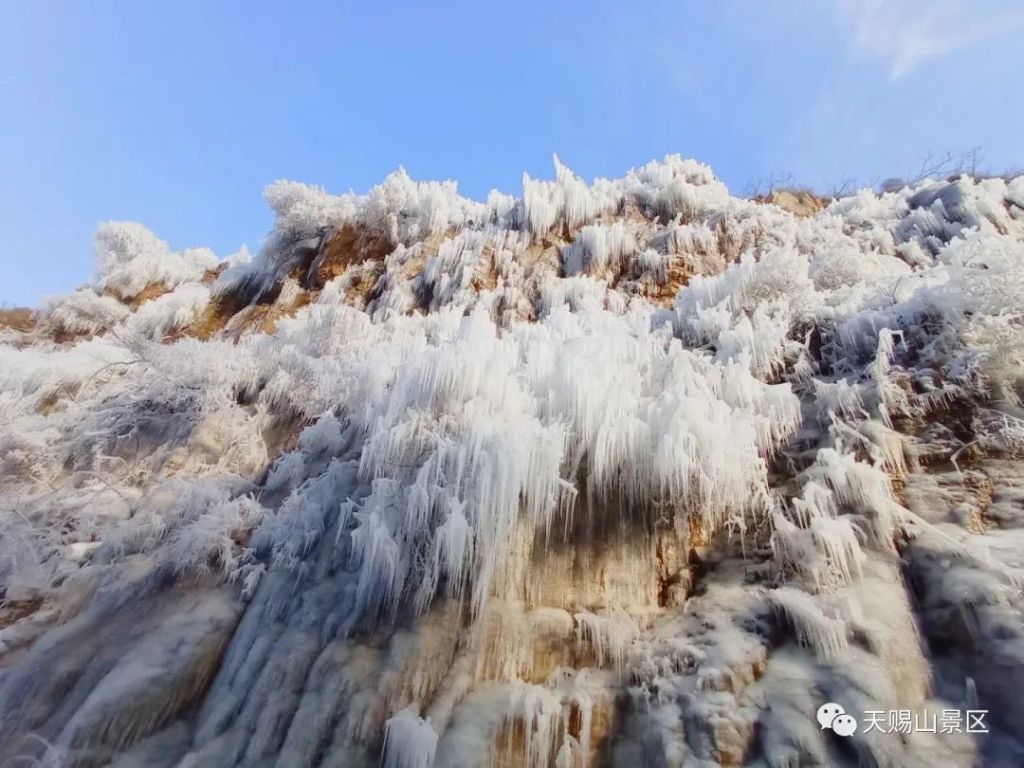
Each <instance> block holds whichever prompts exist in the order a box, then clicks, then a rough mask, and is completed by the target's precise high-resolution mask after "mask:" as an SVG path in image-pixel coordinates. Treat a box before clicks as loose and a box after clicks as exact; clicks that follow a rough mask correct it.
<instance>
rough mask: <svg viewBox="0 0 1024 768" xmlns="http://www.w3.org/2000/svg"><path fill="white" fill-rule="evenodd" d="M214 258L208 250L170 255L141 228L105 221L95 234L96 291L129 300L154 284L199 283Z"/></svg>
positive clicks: (168, 250) (122, 222)
mask: <svg viewBox="0 0 1024 768" xmlns="http://www.w3.org/2000/svg"><path fill="white" fill-rule="evenodd" d="M216 263H217V258H216V256H214V254H213V252H212V251H211V250H210V249H209V248H188V249H186V250H184V251H178V252H172V251H171V250H170V248H169V247H168V245H167V243H165V242H164V241H163V240H160V239H159V238H158V237H157V236H156V235H154V234H153V233H152V232H150V231H149V230H148V229H146V228H145V227H144V226H142V225H141V224H136V223H135V222H131V221H108V222H106V223H105V224H101V225H100V227H99V228H98V229H97V230H96V277H97V279H96V287H97V288H98V289H100V290H108V289H109V290H111V291H114V292H115V293H117V294H118V295H119V296H123V297H126V298H127V297H131V296H134V295H136V294H138V293H140V292H141V291H142V289H143V288H145V287H146V286H148V285H152V284H154V283H158V284H162V285H164V286H165V287H168V288H170V287H173V286H175V285H178V284H179V283H184V282H187V281H192V280H200V279H201V278H202V277H203V274H204V273H205V272H206V271H207V270H208V269H212V268H213V267H214V266H215V265H216Z"/></svg>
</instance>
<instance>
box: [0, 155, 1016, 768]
mask: <svg viewBox="0 0 1024 768" xmlns="http://www.w3.org/2000/svg"><path fill="white" fill-rule="evenodd" d="M555 166H556V167H555V171H556V174H555V179H554V180H553V181H543V180H534V179H530V178H529V177H526V176H524V179H523V195H522V197H520V198H514V197H511V196H506V195H502V194H500V193H497V192H494V193H492V194H491V195H490V196H489V197H488V199H487V201H486V202H475V201H471V200H468V199H465V198H463V197H460V196H459V195H458V194H457V191H456V188H455V185H454V184H453V183H451V182H444V183H433V182H431V183H423V182H416V181H413V180H411V179H410V178H409V177H408V176H407V175H406V174H405V173H404V171H399V172H397V173H395V174H393V175H391V176H389V177H388V178H387V179H386V180H385V181H384V182H383V183H382V184H381V185H380V186H378V187H375V188H374V189H373V190H371V191H370V192H369V193H368V194H366V195H354V194H349V195H344V196H332V195H328V194H327V193H325V192H323V191H322V190H320V189H318V188H315V187H309V186H306V185H302V184H297V183H294V182H277V183H275V184H273V185H271V186H270V187H269V188H268V189H267V193H266V196H267V200H268V202H269V204H270V205H271V206H272V208H273V209H274V211H275V214H276V217H277V221H276V226H275V229H274V230H273V232H272V233H270V235H269V236H268V237H267V239H266V241H265V243H264V245H263V247H262V248H261V249H260V251H259V252H258V253H257V254H256V255H255V256H250V254H248V253H247V252H245V251H244V250H243V251H242V252H240V253H238V254H234V255H233V256H230V257H228V258H226V259H218V258H217V257H216V256H215V255H214V254H213V253H212V252H210V251H209V250H207V249H189V250H185V251H180V252H173V251H171V250H170V249H169V248H168V246H167V245H166V244H165V243H164V242H162V241H161V240H160V239H159V238H157V237H156V236H155V235H153V234H152V233H150V232H149V231H148V230H146V229H145V228H144V227H142V226H141V225H138V224H131V223H107V224H104V225H102V226H101V227H100V228H99V230H98V232H97V236H96V260H97V271H96V276H95V279H94V280H93V282H92V283H91V284H89V285H88V286H85V287H83V288H82V289H80V290H78V291H76V292H75V293H73V294H71V295H68V296H63V297H59V298H56V299H53V300H52V301H50V302H49V303H48V304H47V306H45V307H43V308H41V309H40V310H38V311H37V312H35V313H31V314H29V313H24V312H22V313H19V314H17V316H16V318H15V319H16V322H14V321H12V322H9V323H8V322H6V321H5V322H4V323H3V325H2V326H0V415H2V418H0V448H2V450H0V456H2V458H0V588H2V590H3V592H2V595H3V602H2V604H0V758H5V759H7V760H8V761H12V762H11V764H15V762H14V761H15V758H23V759H26V760H29V761H30V762H31V761H32V760H35V761H37V762H36V763H33V764H42V765H48V766H58V765H74V766H105V765H112V766H117V767H118V768H127V766H168V767H170V766H179V767H180V768H197V767H199V766H211V767H213V766H218V767H219V766H247V767H249V766H296V767H298V766H325V767H326V766H362V765H365V766H371V765H377V764H381V763H383V764H384V765H386V766H389V768H390V767H391V766H394V768H428V767H429V766H466V767H472V766H485V765H496V766H513V765H515V766H518V765H526V766H530V767H531V768H547V767H549V766H550V767H552V768H555V767H556V766H557V768H585V767H586V766H601V765H616V766H739V765H745V766H771V767H772V768H789V767H791V766H812V765H820V766H825V765H828V766H847V765H848V766H855V765H877V766H932V765H948V766H973V765H993V766H998V765H1005V766H1015V765H1019V764H1021V763H1022V762H1024V705H1022V704H1021V703H1020V699H1019V696H1017V693H1018V692H1019V691H1020V690H1021V689H1022V687H1024V603H1022V602H1021V585H1022V577H1024V463H1022V462H1024V418H1022V417H1024V413H1022V411H1021V404H1020V397H1021V395H1022V394H1024V388H1022V382H1024V177H1021V178H1015V179H1011V180H1009V181H1007V180H1003V179H976V178H971V177H968V176H961V177H957V178H949V179H945V180H934V181H925V182H922V183H920V184H918V185H916V186H915V187H913V188H904V189H902V190H899V191H892V192H886V193H884V194H878V193H875V192H872V191H870V190H865V191H861V192H859V193H857V194H856V195H854V196H851V197H846V198H842V199H837V200H821V199H818V198H814V197H812V196H810V195H805V194H803V193H802V194H801V195H800V196H797V195H793V194H790V195H789V197H786V196H785V195H776V196H772V197H771V198H765V199H763V200H746V199H741V198H737V197H733V196H731V195H730V194H729V192H728V190H727V189H726V187H725V186H724V185H723V184H722V183H721V182H720V181H718V180H717V179H716V178H715V177H714V175H713V174H712V172H711V170H710V169H709V168H707V167H706V166H704V165H701V164H699V163H696V162H693V161H689V160H683V159H681V158H679V157H677V156H670V157H667V158H666V159H665V160H664V161H662V162H652V163H650V164H648V165H646V166H644V167H642V168H640V169H638V170H634V171H630V172H629V173H628V174H627V175H626V176H625V177H623V178H621V179H617V180H604V179H599V180H596V181H595V182H593V183H592V184H587V183H585V182H583V181H582V180H581V179H579V178H578V177H577V176H575V175H574V174H573V173H572V172H571V171H569V170H568V169H566V168H565V167H564V166H562V165H561V164H559V163H558V161H557V159H556V162H555ZM789 198H792V200H790V199H789ZM776 203H778V204H776ZM790 203H793V204H790ZM12 317H15V316H14V315H12ZM826 702H836V703H838V704H840V705H841V706H843V707H844V708H845V709H846V711H847V712H849V713H854V714H856V716H857V718H858V719H859V720H863V717H864V713H866V712H869V711H890V710H895V711H900V710H904V711H910V712H912V713H916V714H921V713H925V714H926V713H928V712H933V713H934V712H938V713H941V712H943V711H952V710H957V711H960V710H967V709H971V710H986V711H987V713H988V714H987V720H986V726H987V730H988V733H984V734H975V733H972V734H968V733H964V732H957V731H956V730H950V731H949V732H942V730H941V729H935V732H923V731H921V730H920V729H914V730H913V732H892V733H885V732H882V729H876V730H873V731H868V730H867V729H866V728H865V727H864V723H863V722H861V723H860V725H861V727H859V728H858V729H857V731H856V732H855V733H854V734H853V735H852V736H842V735H840V734H838V733H836V732H835V731H834V730H832V729H829V728H822V727H821V726H820V725H819V722H818V721H817V719H816V713H817V710H818V708H819V707H820V706H821V705H823V704H825V703H826ZM26 764H27V763H26Z"/></svg>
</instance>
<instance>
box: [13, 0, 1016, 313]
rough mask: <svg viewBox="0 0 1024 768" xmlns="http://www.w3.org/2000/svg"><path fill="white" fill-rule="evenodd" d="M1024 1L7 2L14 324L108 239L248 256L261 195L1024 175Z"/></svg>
mask: <svg viewBox="0 0 1024 768" xmlns="http://www.w3.org/2000/svg"><path fill="white" fill-rule="evenodd" d="M1022 32H1024V4H1022V3H1021V2H1020V0H804V1H803V2H798V1H797V0H748V1H745V2H744V1H741V0H714V1H713V0H705V1H701V2H698V1H696V0H674V1H672V2H648V3H624V2H616V3H613V2H603V1H602V0H588V1H587V2H565V1H562V0H548V2H533V0H521V1H520V2H515V3H493V2H481V1H478V2H472V3H470V2H465V3H463V2H458V3H454V2H440V1H438V2H432V3H427V2H418V3H417V2H384V1H375V2H374V1H367V2H362V3H351V2H328V1H327V0H321V1H320V2H299V1H296V2H282V1H281V0H274V1H273V2H262V1H261V0H248V1H247V2H215V1H214V0H205V1H199V0H176V2H174V3H168V2H160V1H158V0H131V1H129V0H124V1H121V0H118V1H116V2H113V1H112V2H99V1H98V0H97V1H95V2H86V0H81V1H80V2H53V1H52V0H0V97H2V100H0V109H2V112H0V228H2V235H3V246H2V250H0V265H2V280H0V303H3V304H7V305H12V304H13V305H18V304H33V305H34V304H37V303H38V301H39V299H40V298H41V297H42V296H43V295H46V294H51V293H56V292H62V291H67V290H69V289H71V288H73V287H74V286H75V285H77V284H79V283H81V282H83V281H84V280H86V279H88V277H89V276H90V275H91V273H92V266H93V262H92V232H93V230H94V228H95V226H96V224H97V222H99V221H103V220H108V219H130V220H137V221H141V222H142V223H144V224H146V226H148V227H149V228H150V229H152V230H153V231H154V232H156V233H157V234H158V235H160V236H161V237H163V238H164V239H166V240H168V241H169V242H170V244H171V245H172V247H174V248H182V247H186V246H190V245H209V246H211V247H212V248H213V249H214V250H215V251H216V252H217V253H218V255H222V256H223V255H227V254H229V253H231V252H233V251H235V250H237V249H238V247H239V246H240V245H241V244H242V243H246V244H248V245H249V247H250V248H251V249H252V250H255V249H256V248H257V247H258V246H259V244H260V241H261V238H262V236H263V234H264V233H265V232H266V231H267V230H268V229H269V228H270V226H271V223H272V222H271V216H270V214H269V212H268V211H267V209H266V206H265V205H264V203H263V201H262V196H261V195H262V189H263V186H264V185H265V184H267V183H268V182H270V181H273V180H274V179H278V178H293V179H298V180H301V181H306V182H312V183H316V184H320V185H322V186H324V187H325V188H327V189H328V190H329V191H334V192H343V191H347V190H349V189H354V190H356V191H359V192H365V191H366V190H367V189H368V188H369V187H371V186H372V185H373V184H375V183H377V182H379V181H380V180H381V179H382V178H383V177H384V176H385V175H386V174H387V173H388V172H390V171H391V170H393V169H394V168H396V167H397V166H398V165H399V164H401V165H404V166H405V167H406V169H407V170H408V171H409V173H410V174H411V175H412V176H413V177H414V178H422V179H441V178H453V179H456V180H457V181H458V182H459V187H460V190H461V191H462V192H463V193H464V194H468V195H470V196H473V197H482V196H484V195H486V193H487V191H488V190H489V189H491V188H492V187H497V188H499V189H501V190H503V191H506V192H514V193H516V194H519V193H520V192H521V175H522V172H523V171H524V170H526V171H529V173H530V174H531V175H533V176H540V177H544V178H549V177H550V176H551V175H552V167H551V153H552V152H557V153H558V154H559V156H560V157H561V159H562V160H563V161H564V162H565V163H566V164H567V165H569V166H570V167H571V168H573V169H574V170H575V171H576V172H577V173H579V174H581V175H582V176H584V177H585V178H587V179H590V178H593V177H595V176H620V175H621V174H622V173H623V172H624V171H626V170H627V169H628V168H630V167H633V166H637V165H640V164H642V163H644V162H646V161H647V160H649V159H651V158H655V157H659V158H660V157H662V156H663V155H665V154H667V153H670V152H679V153H681V154H683V155H685V156H688V157H694V158H697V159H699V160H702V161H704V162H707V163H710V164H711V165H712V167H713V168H714V169H715V171H716V172H717V173H718V175H719V176H720V177H721V178H722V179H724V180H725V182H726V183H727V184H729V186H730V188H731V189H733V190H734V191H736V192H742V191H743V190H744V189H745V188H746V187H747V186H748V185H749V184H750V183H751V182H752V181H756V180H757V179H760V178H762V177H765V176H769V175H776V174H782V173H788V174H791V175H792V177H793V179H794V180H795V181H797V182H802V183H806V184H810V185H812V186H819V187H828V186H829V185H832V184H835V183H837V182H839V181H841V180H842V179H845V178H847V177H851V176H856V177H858V178H860V179H862V180H863V181H865V182H872V181H877V180H879V179H881V178H885V177H889V176H896V175H901V174H905V173H907V172H908V171H909V170H910V169H911V168H913V167H915V165H917V164H918V163H919V159H920V157H921V156H922V155H923V154H924V153H927V152H941V151H945V150H953V151H957V152H959V151H964V150H966V149H969V148H971V147H975V146H980V147H981V148H982V152H983V157H984V160H985V163H986V165H987V166H989V167H991V168H993V169H1003V168H1006V167H1020V166H1022V165H1024V131H1022V128H1021V126H1022V125H1024V104H1022V99H1021V88H1022V86H1021V72H1022V70H1024V52H1022V51H1024V46H1022V45H1021V40H1022Z"/></svg>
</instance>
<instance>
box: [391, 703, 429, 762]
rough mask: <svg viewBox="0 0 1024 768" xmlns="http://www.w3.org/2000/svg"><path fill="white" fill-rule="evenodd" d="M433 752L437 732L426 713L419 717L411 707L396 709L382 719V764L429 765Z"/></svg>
mask: <svg viewBox="0 0 1024 768" xmlns="http://www.w3.org/2000/svg"><path fill="white" fill-rule="evenodd" d="M436 752H437V732H436V731H435V730H434V728H433V726H431V724H430V717H429V716H428V717H427V718H426V719H423V718H422V717H420V716H419V715H417V714H416V712H415V711H413V710H412V709H403V710H400V711H398V712H396V713H395V714H394V715H392V716H391V717H390V718H388V720H387V722H386V723H385V730H384V753H383V756H382V759H381V765H383V766H384V768H430V767H431V766H432V765H433V764H434V755H435V753H436Z"/></svg>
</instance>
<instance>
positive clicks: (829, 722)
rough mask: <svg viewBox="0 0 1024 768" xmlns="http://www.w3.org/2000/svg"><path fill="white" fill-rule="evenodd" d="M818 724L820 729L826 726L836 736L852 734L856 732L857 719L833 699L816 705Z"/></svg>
mask: <svg viewBox="0 0 1024 768" xmlns="http://www.w3.org/2000/svg"><path fill="white" fill-rule="evenodd" d="M818 725H820V726H821V730H823V731H824V730H825V729H826V728H827V729H829V730H831V731H832V732H833V733H835V734H836V735H837V736H853V734H855V733H856V732H857V720H856V719H855V718H854V717H853V715H848V714H846V710H845V709H843V708H842V707H841V706H839V705H838V704H836V703H835V702H833V701H830V702H829V703H828V704H822V705H821V706H820V707H818Z"/></svg>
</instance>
